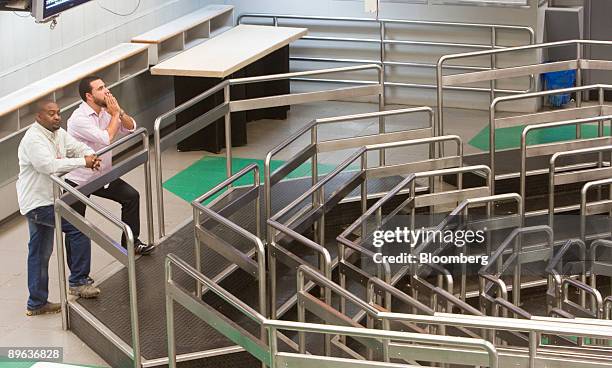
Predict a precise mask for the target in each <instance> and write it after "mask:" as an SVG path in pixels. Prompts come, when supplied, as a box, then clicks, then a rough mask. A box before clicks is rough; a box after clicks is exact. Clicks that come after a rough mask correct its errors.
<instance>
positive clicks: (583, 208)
mask: <svg viewBox="0 0 612 368" xmlns="http://www.w3.org/2000/svg"><path fill="white" fill-rule="evenodd" d="M604 185H610V186H612V178H609V179H600V180H594V181H590V182H588V183H586V184H585V185H584V186H583V187H582V189H581V190H580V235H581V239H583V240H585V241H586V237H587V235H586V217H587V208H588V207H589V204H588V203H587V194H588V192H589V190H590V189H591V188H593V187H602V186H604ZM603 204H607V207H608V208H612V203H611V202H610V200H607V201H605V202H604V203H603ZM593 260H595V258H593Z"/></svg>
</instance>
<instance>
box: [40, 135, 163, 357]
mask: <svg viewBox="0 0 612 368" xmlns="http://www.w3.org/2000/svg"><path fill="white" fill-rule="evenodd" d="M135 139H139V140H140V142H141V144H142V148H141V149H140V150H139V151H138V152H136V153H134V154H131V155H130V156H129V157H127V158H125V159H124V160H123V161H121V162H120V163H119V164H116V165H114V166H113V168H112V170H111V171H110V172H108V173H106V174H104V175H102V176H100V177H98V178H96V179H94V180H93V181H91V182H89V183H87V184H85V185H82V186H79V187H76V188H74V187H72V186H71V185H70V184H68V183H66V182H65V181H64V180H63V179H62V178H61V176H63V175H61V176H58V175H51V180H52V181H53V193H54V198H55V238H56V242H57V259H58V270H59V284H60V285H59V286H60V300H61V304H62V327H63V328H64V329H68V326H69V314H68V301H67V293H66V270H65V266H64V265H65V256H64V240H63V236H62V226H61V224H62V218H65V219H66V220H67V221H69V222H70V223H71V224H72V225H73V226H74V227H76V228H77V229H79V230H80V231H81V232H83V233H84V234H85V235H86V236H88V237H89V238H90V239H91V240H93V241H95V242H96V244H98V245H99V246H100V247H102V249H104V250H105V251H106V252H107V253H109V254H110V255H112V256H113V257H114V258H115V259H117V260H118V261H119V262H121V263H122V264H123V265H124V266H126V267H127V268H128V285H129V301H130V305H129V309H130V323H131V331H132V347H131V350H130V348H129V347H126V346H123V345H121V346H118V347H119V348H120V349H121V350H123V351H124V352H125V353H126V354H127V355H129V356H131V357H132V359H133V363H134V367H137V368H139V367H141V363H142V356H141V352H140V351H141V349H140V328H139V322H138V301H137V292H136V291H137V287H136V255H135V250H134V235H133V233H132V230H131V229H130V227H129V226H128V225H126V224H125V223H124V222H122V221H121V220H120V219H118V218H117V217H116V216H115V215H113V214H112V213H110V212H108V211H107V210H106V209H105V208H103V207H102V206H100V205H98V204H96V203H94V202H93V201H91V200H90V199H89V198H88V197H87V195H89V194H90V193H92V192H93V191H95V190H96V189H98V188H100V187H102V186H103V185H105V184H107V183H109V182H111V181H112V180H115V179H117V178H119V177H120V176H121V175H123V174H125V173H127V172H130V171H132V170H133V169H134V168H136V167H138V166H140V165H143V166H144V180H145V191H146V202H145V203H146V211H147V229H148V235H149V241H150V242H152V241H153V205H152V194H151V171H150V170H151V169H150V165H149V140H148V134H147V130H146V129H144V128H139V129H137V130H136V131H135V132H133V133H131V134H130V135H128V136H126V137H123V138H121V139H119V140H117V141H115V142H114V143H112V144H111V145H109V146H107V147H105V148H104V149H102V150H100V151H98V152H96V154H98V155H102V154H104V153H106V152H109V151H111V150H112V149H114V148H116V147H118V146H120V145H123V144H129V143H131V142H132V141H134V140H135ZM62 191H63V192H64V194H62ZM77 201H78V202H80V203H83V204H84V205H85V206H86V207H87V208H91V209H92V210H93V211H94V212H96V213H97V214H98V215H100V216H102V218H104V219H105V220H107V221H108V222H110V223H111V224H112V225H113V226H114V227H116V228H118V229H120V230H121V232H122V233H123V235H124V236H125V240H126V248H127V252H126V251H125V250H123V249H122V248H121V247H120V246H118V245H117V243H116V242H115V241H113V240H112V238H111V237H110V236H109V235H107V234H106V232H104V231H103V230H101V229H100V228H99V227H98V226H97V225H95V224H93V223H91V222H90V221H88V220H87V219H86V218H85V217H83V216H81V215H80V214H79V213H78V212H77V211H75V210H74V209H72V208H71V207H70V205H71V204H73V203H74V202H77ZM94 324H101V323H100V322H99V321H97V320H96V321H94Z"/></svg>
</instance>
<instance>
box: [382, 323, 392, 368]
mask: <svg viewBox="0 0 612 368" xmlns="http://www.w3.org/2000/svg"><path fill="white" fill-rule="evenodd" d="M382 325H383V326H382V327H383V330H386V331H390V330H391V326H390V323H389V320H388V319H387V318H383V320H382ZM389 343H390V341H389V339H383V360H384V361H385V362H389V361H390V359H389Z"/></svg>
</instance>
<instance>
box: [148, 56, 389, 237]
mask: <svg viewBox="0 0 612 368" xmlns="http://www.w3.org/2000/svg"><path fill="white" fill-rule="evenodd" d="M364 70H375V71H376V76H377V78H378V83H374V84H372V83H368V84H364V83H360V82H359V81H356V82H355V83H356V84H363V85H358V86H353V87H346V88H336V89H331V90H321V91H315V92H306V93H289V94H286V95H278V96H272V97H263V98H251V99H246V100H238V101H232V100H231V97H230V93H229V92H230V86H232V85H238V84H249V83H257V82H265V81H275V80H282V79H291V78H294V77H303V76H312V75H325V74H330V73H350V72H355V71H364ZM382 78H383V77H382V68H381V67H380V66H378V65H371V64H369V65H360V66H354V67H344V68H334V69H321V70H313V71H306V72H296V73H284V74H275V75H267V76H258V77H249V78H239V79H230V80H226V81H223V82H221V83H219V84H218V85H216V86H214V87H212V88H211V89H209V90H207V91H205V92H203V93H201V94H200V95H198V96H196V97H194V98H192V99H191V100H189V101H187V102H185V103H183V104H182V105H180V106H177V107H175V108H174V109H172V110H170V111H168V112H166V113H164V114H162V115H160V116H158V117H157V118H156V119H155V123H154V144H155V171H156V172H155V175H156V185H157V188H156V189H157V214H158V217H157V220H158V227H159V229H158V231H159V237H160V238H163V237H165V236H166V225H165V213H164V212H165V209H164V193H163V174H162V152H163V151H164V150H166V149H168V148H169V147H172V146H174V145H175V144H176V143H178V142H180V141H181V140H183V139H185V138H187V137H189V136H191V135H193V134H194V133H195V132H197V131H199V130H201V129H202V128H204V127H206V126H208V125H209V124H212V123H213V122H215V121H216V120H218V119H220V118H222V117H223V118H224V119H225V120H224V124H225V147H226V152H225V156H226V175H227V177H228V178H229V177H230V176H231V175H232V150H231V148H232V144H231V112H237V111H246V110H251V109H257V108H264V107H276V106H285V105H293V104H302V103H308V102H316V101H329V100H333V99H338V98H347V97H357V96H370V95H375V96H378V99H379V108H380V109H382V108H383V107H384V88H382ZM220 91H223V94H224V101H223V103H221V104H219V105H218V106H216V107H215V108H213V109H212V110H209V111H208V112H206V113H205V114H203V115H201V116H199V117H197V118H196V119H194V120H192V121H191V122H189V123H187V124H185V125H184V126H182V127H180V128H178V129H176V130H175V131H172V132H170V133H168V134H165V135H164V136H163V137H162V136H161V130H162V129H163V128H165V127H167V126H169V125H170V124H171V123H172V118H173V117H175V116H176V115H177V114H178V113H180V112H182V111H184V110H186V109H188V108H190V107H192V106H194V105H195V104H197V103H199V102H201V101H203V100H204V99H206V98H208V97H210V96H212V95H213V94H215V93H217V92H220Z"/></svg>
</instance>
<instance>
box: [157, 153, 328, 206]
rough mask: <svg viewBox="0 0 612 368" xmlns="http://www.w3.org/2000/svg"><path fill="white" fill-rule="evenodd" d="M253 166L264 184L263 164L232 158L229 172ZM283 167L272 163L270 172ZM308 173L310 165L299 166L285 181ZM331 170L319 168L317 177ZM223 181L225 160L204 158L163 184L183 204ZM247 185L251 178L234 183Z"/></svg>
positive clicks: (323, 166)
mask: <svg viewBox="0 0 612 368" xmlns="http://www.w3.org/2000/svg"><path fill="white" fill-rule="evenodd" d="M252 163H256V164H257V166H259V170H260V179H261V182H262V183H263V180H264V175H263V172H264V171H263V166H264V160H258V159H252V158H233V159H232V170H233V172H238V171H240V170H241V169H242V168H244V167H246V166H248V165H249V164H252ZM283 163H284V161H280V160H272V162H271V165H270V166H271V169H272V171H274V170H276V169H278V168H279V167H280V166H281V165H282V164H283ZM310 169H311V164H310V163H308V162H306V163H304V164H302V165H300V166H299V167H298V168H296V169H295V170H293V171H292V172H291V173H290V174H289V175H287V177H288V178H300V177H304V176H310V171H311V170H310ZM333 169H334V166H332V165H326V164H319V174H326V173H328V172H330V171H332V170H333ZM225 179H226V175H225V157H210V156H205V157H203V158H201V159H200V160H198V161H196V162H194V163H193V164H192V165H191V166H189V167H188V168H186V169H185V170H183V171H181V172H179V173H178V174H176V175H174V176H173V177H171V178H170V179H168V180H166V182H164V188H165V189H166V190H168V191H170V192H172V193H174V194H175V195H177V196H178V197H180V198H182V199H184V200H185V201H187V202H191V201H193V200H194V199H196V198H198V197H199V196H201V195H202V194H204V193H206V192H207V191H209V190H211V189H212V188H214V187H215V186H216V185H217V184H219V183H221V182H222V181H223V180H225ZM249 184H253V175H252V174H249V175H245V176H244V177H242V178H240V179H239V180H238V181H236V183H235V185H236V186H239V185H249ZM219 194H221V193H219ZM217 196H218V195H217ZM215 197H216V196H215ZM215 197H212V198H211V199H210V200H208V201H207V202H209V201H211V200H212V199H214V198H215Z"/></svg>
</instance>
